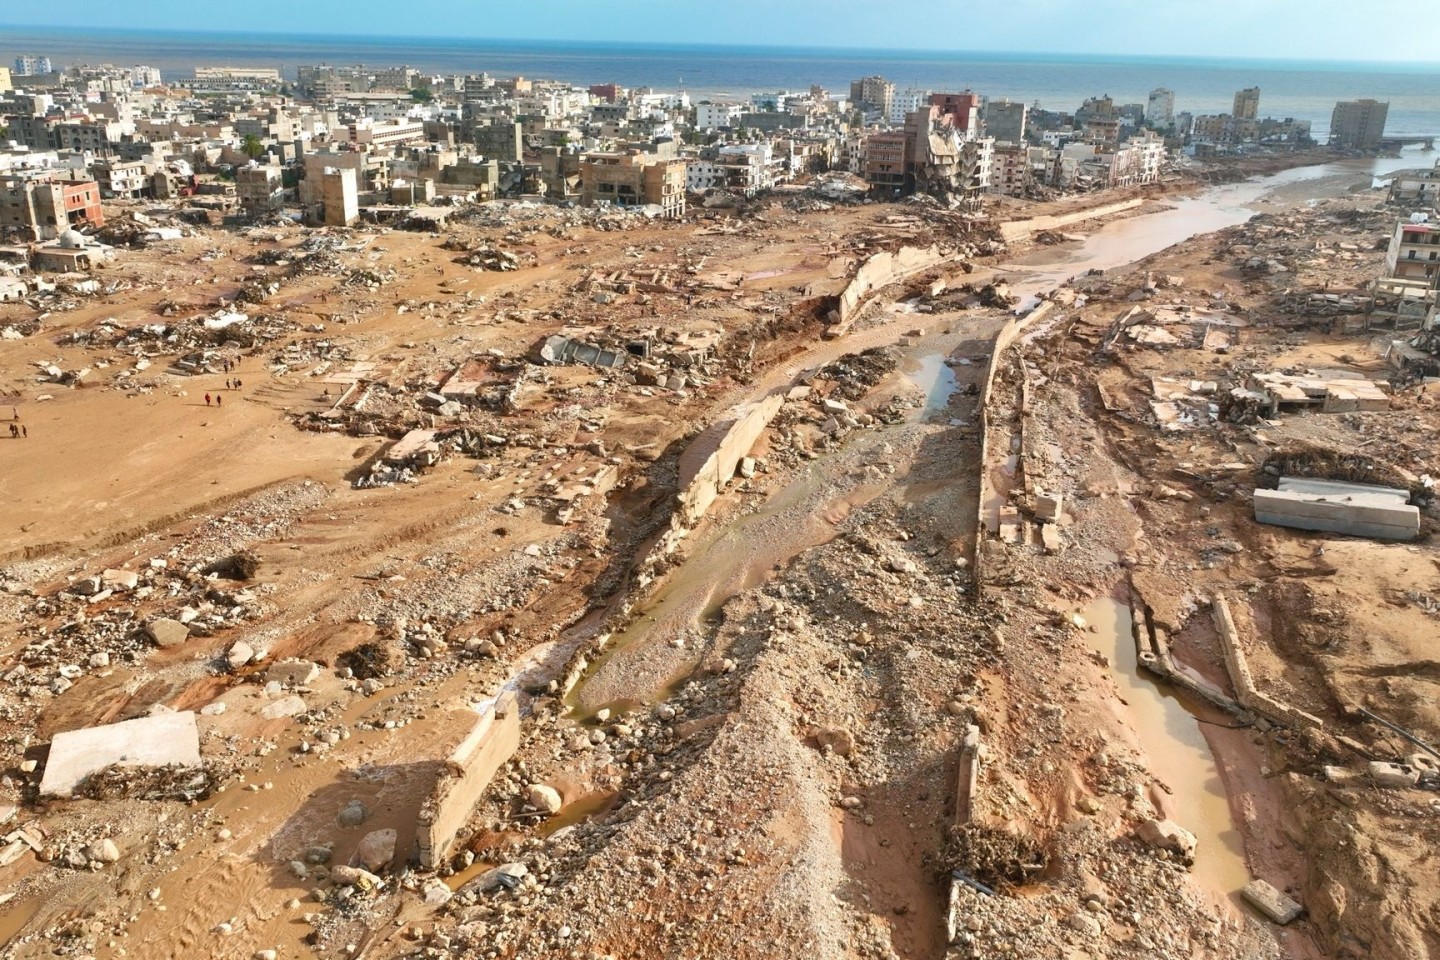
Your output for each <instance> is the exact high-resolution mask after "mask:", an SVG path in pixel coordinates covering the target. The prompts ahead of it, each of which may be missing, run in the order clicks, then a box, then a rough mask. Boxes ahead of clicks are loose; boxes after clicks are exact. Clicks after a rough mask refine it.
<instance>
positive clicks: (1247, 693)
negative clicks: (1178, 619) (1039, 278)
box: [1210, 594, 1324, 730]
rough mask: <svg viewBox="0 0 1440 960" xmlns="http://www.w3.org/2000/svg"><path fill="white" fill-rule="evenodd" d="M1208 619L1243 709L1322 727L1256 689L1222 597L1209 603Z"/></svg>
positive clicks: (1315, 719)
mask: <svg viewBox="0 0 1440 960" xmlns="http://www.w3.org/2000/svg"><path fill="white" fill-rule="evenodd" d="M1210 616H1211V619H1213V620H1214V621H1215V629H1216V631H1217V632H1218V633H1219V634H1220V650H1221V652H1222V653H1224V655H1225V669H1226V670H1228V671H1229V673H1230V685H1231V686H1232V687H1234V688H1235V699H1237V700H1239V701H1240V703H1241V705H1242V706H1244V707H1247V708H1249V709H1251V710H1254V711H1255V712H1256V713H1258V714H1260V715H1261V716H1263V717H1265V718H1266V719H1268V720H1272V721H1274V722H1275V723H1281V724H1291V725H1295V726H1302V727H1310V728H1311V729H1313V730H1319V729H1320V728H1321V727H1323V726H1324V724H1323V722H1322V721H1321V720H1320V718H1319V717H1316V716H1313V715H1311V714H1308V713H1306V712H1305V711H1304V710H1300V709H1298V708H1296V707H1292V706H1291V705H1290V704H1288V703H1281V702H1280V701H1279V700H1276V699H1275V698H1274V697H1272V696H1270V695H1269V694H1266V693H1263V692H1261V691H1260V690H1258V689H1256V687H1255V678H1254V676H1253V675H1251V673H1250V664H1249V663H1248V662H1247V661H1246V659H1245V651H1244V650H1242V649H1240V631H1239V630H1237V629H1236V628H1235V618H1234V617H1232V616H1231V615H1230V604H1229V602H1228V601H1226V599H1225V598H1224V597H1223V596H1220V595H1218V594H1217V595H1216V597H1215V599H1214V600H1212V601H1210Z"/></svg>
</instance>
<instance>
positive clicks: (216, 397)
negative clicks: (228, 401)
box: [215, 393, 225, 407]
mask: <svg viewBox="0 0 1440 960" xmlns="http://www.w3.org/2000/svg"><path fill="white" fill-rule="evenodd" d="M224 399H225V398H224V397H222V396H221V395H220V394H218V393H217V394H215V406H217V407H218V406H220V401H222V400H224Z"/></svg>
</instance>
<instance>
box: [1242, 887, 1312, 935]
mask: <svg viewBox="0 0 1440 960" xmlns="http://www.w3.org/2000/svg"><path fill="white" fill-rule="evenodd" d="M1240 895H1241V896H1242V897H1244V898H1245V899H1246V900H1248V901H1249V902H1250V905H1251V906H1253V907H1254V908H1255V909H1256V910H1259V911H1260V912H1261V913H1263V914H1265V916H1267V917H1269V918H1270V919H1271V920H1273V921H1275V922H1276V923H1278V924H1280V925H1281V926H1284V925H1285V924H1287V923H1289V922H1290V921H1291V920H1294V919H1295V918H1296V917H1298V916H1300V912H1301V911H1302V910H1303V909H1304V908H1303V907H1301V906H1300V904H1298V903H1296V902H1295V901H1294V900H1291V899H1290V898H1289V897H1287V896H1285V894H1283V893H1281V892H1280V891H1279V890H1276V889H1275V888H1274V887H1273V886H1271V885H1270V884H1269V883H1267V882H1266V881H1264V880H1251V881H1250V882H1249V883H1247V884H1245V886H1244V887H1243V888H1241V890H1240Z"/></svg>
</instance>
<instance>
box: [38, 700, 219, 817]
mask: <svg viewBox="0 0 1440 960" xmlns="http://www.w3.org/2000/svg"><path fill="white" fill-rule="evenodd" d="M111 766H121V767H168V766H179V767H198V766H200V731H199V730H198V729H197V728H196V726H195V714H194V713H193V712H191V711H189V710H186V711H184V712H182V713H159V714H156V715H154V716H150V717H140V718H139V719H136V720H126V721H124V722H123V723H112V724H109V725H108V726H103V727H89V728H86V729H84V730H68V731H66V732H65V733H57V734H56V735H55V739H54V740H53V741H52V742H51V744H50V758H49V759H48V760H47V761H46V763H45V776H44V777H43V778H42V779H41V781H40V795H41V796H42V797H67V796H69V795H70V794H71V793H72V792H73V791H74V790H75V788H76V787H77V786H79V785H80V783H81V782H82V781H83V780H84V779H85V778H86V777H88V776H90V775H91V774H92V773H98V772H100V771H101V770H104V769H105V768H106V767H111Z"/></svg>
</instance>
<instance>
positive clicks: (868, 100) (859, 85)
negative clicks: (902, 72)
mask: <svg viewBox="0 0 1440 960" xmlns="http://www.w3.org/2000/svg"><path fill="white" fill-rule="evenodd" d="M894 100H895V84H893V83H891V82H890V81H889V80H886V79H885V78H884V77H879V76H876V77H863V78H861V79H859V80H853V81H851V83H850V102H851V103H853V104H855V105H856V106H857V107H859V108H860V109H861V110H865V111H867V112H869V113H878V114H879V115H880V116H882V117H889V116H890V108H891V107H892V106H893V104H894Z"/></svg>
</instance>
